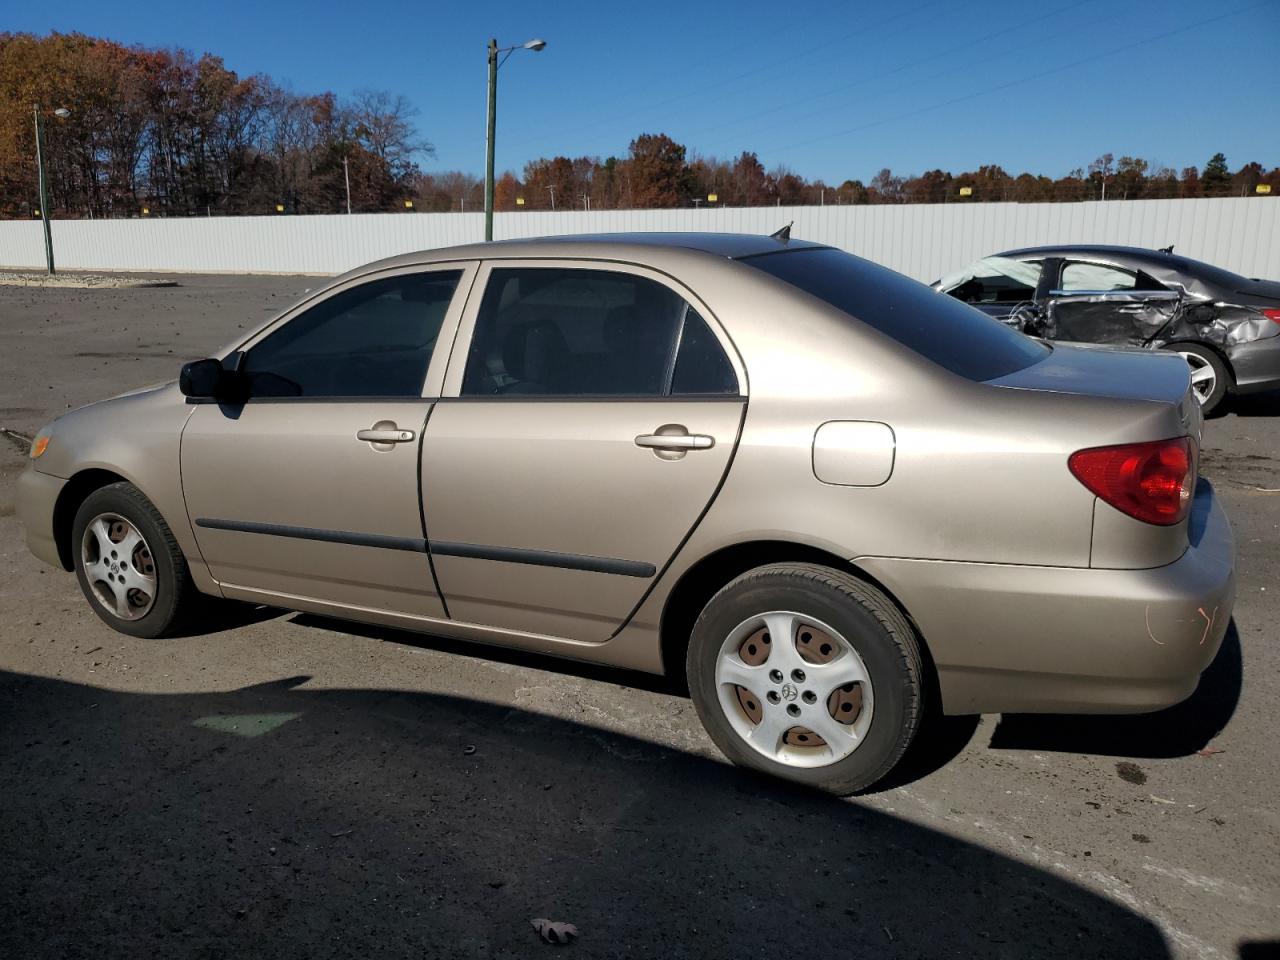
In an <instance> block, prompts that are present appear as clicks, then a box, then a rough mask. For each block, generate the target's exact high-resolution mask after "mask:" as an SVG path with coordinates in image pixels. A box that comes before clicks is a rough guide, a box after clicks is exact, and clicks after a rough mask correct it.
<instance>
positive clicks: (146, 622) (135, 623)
mask: <svg viewBox="0 0 1280 960" xmlns="http://www.w3.org/2000/svg"><path fill="white" fill-rule="evenodd" d="M140 499H141V495H140V494H139V495H137V497H134V496H131V495H130V494H129V493H128V492H126V490H125V489H123V488H122V487H121V485H119V484H114V485H112V486H110V487H103V488H102V489H100V490H95V491H94V492H93V493H91V494H89V496H88V497H86V498H85V501H84V503H82V504H81V505H80V509H79V510H77V511H76V517H75V521H74V522H73V524H72V527H71V549H72V562H73V563H74V564H75V570H76V579H77V580H78V581H79V582H80V589H81V591H83V592H84V595H85V599H87V600H88V601H89V606H90V607H92V608H93V612H94V613H96V614H97V615H98V617H99V618H100V619H101V620H102V621H103V622H104V623H106V624H107V625H108V626H110V627H111V628H112V629H113V630H118V631H119V632H120V633H125V634H129V635H130V636H134V637H144V638H148V639H149V638H153V637H158V636H160V635H161V634H162V633H163V632H164V631H165V629H166V628H167V627H168V626H169V624H170V623H172V622H173V620H174V615H175V613H176V607H177V603H178V590H177V582H178V573H177V570H176V569H175V567H174V562H173V556H172V554H171V553H170V552H169V550H168V549H167V546H168V536H167V531H165V530H162V529H161V528H160V526H159V524H158V523H157V522H156V521H155V519H153V518H152V517H151V516H150V515H149V513H148V511H146V510H144V509H142V508H141V505H140V503H139V500H140ZM104 513H115V514H119V515H120V516H122V517H124V518H125V519H126V520H128V521H129V522H130V523H132V524H133V525H134V526H135V527H137V528H138V532H139V533H141V534H142V537H143V539H144V540H146V541H147V547H148V548H149V549H150V551H151V557H152V560H153V561H154V562H155V565H156V598H155V601H154V602H153V603H152V605H151V609H150V610H148V611H147V613H146V616H144V617H141V618H140V619H137V620H122V619H120V618H119V617H117V616H116V615H115V614H113V613H112V612H111V611H109V610H107V609H106V607H105V606H103V604H102V601H101V600H99V599H98V597H97V594H96V593H95V592H94V589H93V585H92V584H91V583H90V582H89V577H88V575H87V574H86V572H85V569H84V558H83V548H82V544H83V542H84V532H85V530H86V529H87V528H88V526H89V524H90V523H91V522H93V520H94V518H95V517H98V516H100V515H102V514H104Z"/></svg>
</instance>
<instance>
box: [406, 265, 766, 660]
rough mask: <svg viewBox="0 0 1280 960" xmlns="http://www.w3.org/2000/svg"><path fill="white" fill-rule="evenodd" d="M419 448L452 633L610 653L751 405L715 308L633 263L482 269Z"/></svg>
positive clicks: (710, 492) (713, 484)
mask: <svg viewBox="0 0 1280 960" xmlns="http://www.w3.org/2000/svg"><path fill="white" fill-rule="evenodd" d="M482 288H483V291H484V292H483V296H480V295H479V294H477V295H476V296H473V297H472V298H471V303H470V305H469V306H468V308H467V315H466V316H465V317H464V318H463V321H462V326H461V329H460V332H459V337H458V346H457V348H455V351H454V355H453V357H452V358H451V360H450V364H449V371H448V374H447V377H446V381H445V390H444V396H443V397H442V399H441V401H440V403H439V404H438V405H437V407H436V409H435V410H434V412H433V413H432V416H431V420H430V422H429V423H428V425H427V435H426V442H425V444H424V446H423V461H422V482H423V504H424V507H425V512H426V519H427V529H428V531H429V536H430V541H431V549H432V557H433V560H434V563H435V569H436V574H437V576H438V578H439V583H440V588H441V592H442V593H443V595H444V597H445V600H446V602H447V604H448V609H449V613H450V615H451V616H452V617H453V618H454V619H457V620H464V621H469V622H472V623H478V624H483V625H486V626H491V627H498V628H502V629H509V630H519V631H523V632H527V633H536V634H542V635H547V636H555V637H562V638H568V639H572V640H577V641H581V642H588V643H589V642H601V641H604V640H606V639H608V638H609V637H610V636H611V635H612V634H613V633H614V632H615V631H616V630H617V629H618V627H619V626H620V625H621V624H622V623H623V622H624V621H625V620H626V618H627V617H628V615H629V614H630V612H631V611H632V610H633V609H634V608H635V607H636V605H637V604H638V603H639V602H640V600H641V599H642V598H643V597H644V595H645V593H646V592H647V591H648V590H649V588H650V586H651V585H652V584H653V583H654V580H655V578H656V577H657V576H658V575H659V573H660V571H661V570H662V569H663V567H664V566H665V565H666V564H667V562H668V561H669V560H670V558H671V557H672V556H673V554H674V553H675V552H676V550H677V549H678V548H679V547H680V545H681V543H682V542H683V540H684V539H685V538H686V537H687V535H688V534H689V533H690V531H691V530H692V529H693V527H694V526H695V525H696V524H697V522H698V521H699V519H700V518H701V516H702V514H703V513H704V511H705V510H706V508H707V507H708V505H709V504H710V502H711V500H712V498H713V497H714V496H715V493H716V491H717V489H718V488H719V485H720V483H721V480H722V478H723V477H724V474H725V471H726V469H727V468H728V464H729V462H730V459H731V457H732V454H733V450H734V446H735V444H736V442H737V438H738V433H739V429H740V427H741V423H742V417H743V414H744V411H745V406H746V398H745V396H744V395H743V394H744V390H743V387H744V386H745V377H744V376H743V371H742V368H741V362H740V360H739V359H738V358H737V356H736V352H735V351H733V349H732V347H731V345H730V343H729V342H728V340H727V338H725V336H724V334H723V332H722V331H720V330H719V329H718V326H717V324H716V322H715V320H714V318H713V317H711V315H710V313H709V312H708V311H707V310H706V308H705V307H704V306H703V305H701V304H697V303H696V301H695V299H694V298H693V296H692V295H691V294H690V293H689V292H688V291H686V290H684V289H682V288H680V287H678V286H676V285H674V284H673V283H672V282H671V281H670V280H669V279H667V278H666V277H664V276H662V275H659V274H656V273H653V272H649V271H646V270H643V269H641V268H638V267H629V266H622V265H612V264H610V265H601V264H598V263H597V264H584V263H582V262H569V263H560V262H553V261H523V262H493V263H490V264H488V265H485V266H483V267H482V268H481V271H480V276H479V278H478V279H477V284H476V289H477V291H479V290H481V289H482Z"/></svg>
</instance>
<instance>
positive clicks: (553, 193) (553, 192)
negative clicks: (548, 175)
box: [547, 187, 556, 213]
mask: <svg viewBox="0 0 1280 960" xmlns="http://www.w3.org/2000/svg"><path fill="white" fill-rule="evenodd" d="M547 192H549V193H550V194H551V212H552V213H554V212H555V209H556V188H555V187H547Z"/></svg>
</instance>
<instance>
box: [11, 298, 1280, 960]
mask: <svg viewBox="0 0 1280 960" xmlns="http://www.w3.org/2000/svg"><path fill="white" fill-rule="evenodd" d="M174 279H177V280H179V282H180V285H179V286H176V287H163V288H142V289H118V290H76V289H40V288H31V287H5V286H0V428H4V429H5V430H7V431H11V432H12V434H16V435H17V436H19V437H20V436H31V435H32V434H33V433H34V432H35V430H36V429H38V428H39V427H40V426H41V425H42V424H43V423H45V422H47V421H48V420H50V419H51V418H53V417H55V416H57V415H58V414H60V413H63V412H65V411H66V410H68V409H70V408H72V407H75V406H79V405H81V404H84V403H87V402H90V401H92V400H96V399H100V398H103V397H106V396H110V395H112V394H114V393H119V392H122V391H124V390H126V389H130V388H134V387H138V386H142V385H145V384H148V383H154V382H158V381H162V380H166V379H172V378H173V377H175V376H176V375H177V371H178V367H179V365H180V364H181V363H182V362H183V361H185V360H188V359H194V358H197V357H201V356H204V355H206V354H208V353H210V352H211V351H213V350H214V349H215V348H217V347H218V346H220V345H222V344H224V343H226V342H228V341H229V340H231V339H232V338H233V337H235V336H236V334H237V332H238V331H241V330H243V329H247V328H250V327H252V326H254V325H256V324H257V323H259V322H261V321H262V320H264V319H266V318H268V317H269V316H270V315H272V314H273V313H275V312H276V311H278V310H280V309H281V308H283V307H284V306H285V305H287V304H288V303H289V302H290V301H291V300H292V299H294V298H295V297H296V296H297V295H299V294H300V293H301V292H302V291H303V290H304V289H305V288H307V287H311V286H316V285H317V284H319V283H321V282H323V281H322V280H319V279H317V278H308V277H253V278H250V277H232V276H190V277H186V276H184V277H177V278H174ZM12 434H6V435H0V957H23V958H37V957H86V958H88V957H93V958H101V957H115V956H128V957H136V956H138V955H140V954H141V955H152V956H163V957H178V956H181V957H209V958H215V957H246V956H253V957H264V958H265V957H330V956H333V957H346V956H359V957H375V956H376V957H454V956H456V957H472V956H484V957H526V956H539V955H545V954H548V953H554V952H556V951H558V950H563V951H565V952H566V953H568V954H570V955H576V956H581V957H663V958H671V957H783V956H798V955H804V956H850V957H880V956H884V957H974V956H983V957H987V956H991V957H1025V956H1037V957H1072V958H1078V957H1095V956H1096V957H1126V958H1133V957H1166V956H1172V957H1180V958H1183V957H1185V958H1190V957H1206V958H1217V957H1236V956H1240V957H1244V958H1246V960H1248V958H1258V957H1264V956H1276V955H1277V954H1280V802H1278V801H1277V799H1276V798H1277V787H1278V786H1280V764H1278V763H1277V761H1278V760H1280V746H1278V745H1277V744H1278V743H1280V731H1278V729H1277V722H1276V721H1277V708H1276V705H1277V702H1278V694H1280V653H1278V652H1277V640H1278V639H1280V578H1277V572H1278V571H1280V493H1277V492H1275V489H1276V488H1280V395H1274V394H1272V395H1264V396H1260V397H1254V398H1251V399H1249V400H1247V401H1241V402H1237V403H1236V404H1235V405H1234V407H1233V409H1232V410H1231V411H1230V412H1228V413H1227V414H1226V415H1225V416H1222V417H1218V418H1215V419H1213V420H1211V421H1209V423H1208V424H1207V427H1206V433H1205V452H1204V461H1203V468H1202V472H1203V473H1204V474H1205V475H1206V476H1208V477H1209V478H1210V479H1211V480H1212V481H1213V482H1214V483H1215V485H1216V486H1217V489H1218V491H1219V493H1220V495H1221V496H1222V498H1223V500H1224V502H1225V505H1226V508H1227V511H1228V513H1229V515H1230V517H1231V519H1232V523H1233V527H1234V529H1235V534H1236V539H1237V549H1238V561H1239V586H1238V597H1237V602H1236V608H1235V616H1234V621H1233V624H1232V627H1231V629H1230V631H1229V633H1228V635H1227V640H1226V642H1225V643H1224V645H1223V649H1222V652H1221V653H1220V655H1219V657H1218V659H1217V660H1216V661H1215V662H1214V664H1213V665H1212V666H1211V667H1210V669H1209V671H1208V673H1207V674H1206V676H1205V679H1204V681H1203V682H1202V684H1201V687H1200V690H1199V691H1198V692H1197V693H1196V695H1195V696H1194V697H1193V698H1192V699H1191V700H1190V701H1188V702H1187V703H1185V704H1182V705H1180V706H1179V707H1176V708H1174V709H1172V710H1168V711H1164V712H1163V713H1160V714H1154V715H1150V716H1145V717H1094V718H1073V717H1030V716H1003V717H1001V716H984V717H981V718H954V719H948V720H935V721H933V722H932V723H931V724H930V725H929V726H928V727H927V728H926V731H925V733H926V736H925V737H924V738H922V740H921V742H920V743H919V744H918V748H917V749H913V751H912V754H911V755H910V756H909V758H908V762H907V763H906V765H905V766H904V768H903V769H902V770H901V771H899V772H898V773H897V774H896V775H895V777H894V778H893V781H892V782H891V783H889V784H886V785H884V786H883V787H881V788H880V789H878V790H876V791H874V792H872V793H869V794H867V795H864V796H860V797H855V798H851V799H845V800H839V799H834V798H831V797H827V796H824V795H821V794H815V793H812V792H808V791H804V790H800V789H795V788H791V787H789V786H787V785H785V784H781V783H778V782H774V781H770V780H767V779H763V778H760V777H757V776H753V775H751V774H748V773H744V772H741V771H738V770H736V769H734V768H732V767H730V766H729V765H728V764H727V763H726V762H725V761H724V760H723V758H722V757H721V756H720V755H719V754H718V753H717V752H716V750H715V748H714V747H713V746H712V744H711V743H710V741H709V740H708V738H707V737H706V736H705V735H704V734H703V732H702V730H701V728H700V726H699V724H698V721H697V718H696V716H695V715H694V712H693V709H692V706H691V705H690V703H689V701H688V700H687V698H686V697H684V696H683V695H682V694H681V693H680V691H679V687H678V685H674V684H671V683H669V682H667V681H664V680H663V679H661V678H653V677H647V676H643V675H638V674H630V673H623V672H618V671H610V670H603V669H596V668H591V667H586V666H582V665H575V664H572V663H567V662H561V661H557V660H553V659H550V658H544V657H536V656H532V655H527V654H519V653H513V652H507V651H503V650H500V649H496V648H490V647H483V646H477V645H469V644H465V643H461V642H456V641H450V640H444V639H439V638H433V637H426V636H418V635H414V634H408V633H400V632H395V631H389V630H379V629H373V628H368V627H361V626H356V625H350V624H343V623H340V622H336V621H331V620H326V619H322V618H318V617H314V616H306V615H301V614H293V613H285V612H280V611H275V610H267V609H262V608H253V607H246V606H239V605H227V606H226V607H225V608H224V609H223V610H221V611H220V612H218V613H217V614H216V615H211V617H210V619H209V620H208V621H207V622H205V623H203V624H202V625H201V630H200V632H199V633H197V634H195V635H192V636H187V637H183V638H180V639H174V640H161V641H147V640H137V639H134V638H131V637H126V636H123V635H120V634H117V633H114V632H113V631H111V630H109V629H108V628H107V627H105V626H104V625H103V624H102V623H101V622H100V621H99V620H98V619H97V617H95V616H94V614H93V613H92V612H91V611H90V609H89V607H88V606H87V604H86V602H85V601H84V599H83V598H82V597H81V595H80V592H79V589H78V587H77V584H76V581H75V578H74V577H73V576H72V575H71V574H68V573H64V572H63V571H61V570H54V569H51V568H49V567H47V566H45V565H43V564H41V563H40V562H38V561H36V560H35V559H34V558H33V557H31V556H30V555H29V554H28V553H27V551H26V548H25V544H24V541H23V536H22V531H21V528H20V525H19V524H18V523H17V521H16V519H15V518H14V515H13V480H14V478H15V476H16V474H17V472H18V471H19V470H20V469H21V468H22V466H23V463H24V460H25V445H24V444H23V443H22V441H21V440H20V439H17V438H15V437H14V436H12ZM534 918H548V919H551V920H556V921H564V922H568V923H572V924H575V925H576V927H577V929H578V933H579V936H578V939H577V941H576V942H575V943H573V944H572V945H570V946H568V947H557V946H552V945H548V944H545V943H543V942H541V941H540V940H539V939H538V937H537V935H536V933H535V932H534V930H533V928H532V926H531V925H530V920H532V919H534Z"/></svg>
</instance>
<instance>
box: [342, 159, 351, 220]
mask: <svg viewBox="0 0 1280 960" xmlns="http://www.w3.org/2000/svg"><path fill="white" fill-rule="evenodd" d="M342 179H343V180H344V181H345V182H346V184H347V215H348V216H350V214H351V171H350V170H348V169H347V158H346V157H345V156H344V157H343V158H342Z"/></svg>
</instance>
